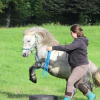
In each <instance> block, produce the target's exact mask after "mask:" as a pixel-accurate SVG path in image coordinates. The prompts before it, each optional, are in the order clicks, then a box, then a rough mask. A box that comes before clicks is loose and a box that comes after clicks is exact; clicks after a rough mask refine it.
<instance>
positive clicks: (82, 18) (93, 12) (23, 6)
mask: <svg viewBox="0 0 100 100" xmlns="http://www.w3.org/2000/svg"><path fill="white" fill-rule="evenodd" d="M99 16H100V0H0V24H1V25H3V24H4V25H5V24H6V23H7V20H8V19H9V20H10V25H11V26H16V25H25V24H29V23H32V24H33V23H34V24H42V23H52V22H54V23H57V22H60V23H61V24H69V25H70V24H74V23H79V24H83V25H86V24H88V23H91V24H97V23H100V17H99Z"/></svg>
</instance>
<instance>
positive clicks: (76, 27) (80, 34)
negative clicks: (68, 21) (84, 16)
mask: <svg viewBox="0 0 100 100" xmlns="http://www.w3.org/2000/svg"><path fill="white" fill-rule="evenodd" d="M70 30H71V31H72V32H74V33H76V34H77V37H83V36H84V33H83V29H82V28H81V27H80V26H79V25H78V24H74V25H72V27H71V28H70Z"/></svg>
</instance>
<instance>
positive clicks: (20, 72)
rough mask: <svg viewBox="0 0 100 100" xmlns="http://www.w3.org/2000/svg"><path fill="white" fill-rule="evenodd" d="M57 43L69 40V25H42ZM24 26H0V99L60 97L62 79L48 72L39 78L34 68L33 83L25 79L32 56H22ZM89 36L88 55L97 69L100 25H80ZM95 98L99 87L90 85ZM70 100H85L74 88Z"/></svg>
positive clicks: (99, 51)
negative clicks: (74, 92)
mask: <svg viewBox="0 0 100 100" xmlns="http://www.w3.org/2000/svg"><path fill="white" fill-rule="evenodd" d="M42 27H43V28H45V29H47V30H48V31H50V32H51V33H52V34H53V36H54V37H55V38H56V39H57V40H58V41H59V42H60V43H61V44H65V43H67V44H69V43H71V42H72V41H73V38H72V37H71V36H70V26H58V25H42ZM27 28H28V27H20V28H1V29H0V100H29V96H30V95H34V94H46V95H57V96H58V97H59V100H63V97H64V93H65V87H66V81H65V80H63V79H59V78H56V77H53V76H51V75H49V74H48V76H47V78H43V76H42V70H41V69H40V70H37V71H36V76H37V84H34V83H32V82H31V81H29V71H28V70H29V67H30V66H31V65H33V64H34V62H35V60H34V56H33V54H31V55H30V56H29V58H24V57H22V47H23V42H22V38H23V31H24V30H25V29H27ZM82 28H83V30H84V33H85V36H87V37H88V38H89V46H88V58H89V59H90V60H92V61H93V62H94V63H95V64H96V65H97V66H98V67H99V68H100V33H99V32H100V26H82ZM93 93H95V94H96V96H97V98H96V100H100V96H99V93H100V89H99V88H96V89H95V88H94V91H93ZM73 100H87V98H86V97H85V96H83V94H82V93H81V92H80V91H78V92H77V94H76V95H75V97H74V98H73Z"/></svg>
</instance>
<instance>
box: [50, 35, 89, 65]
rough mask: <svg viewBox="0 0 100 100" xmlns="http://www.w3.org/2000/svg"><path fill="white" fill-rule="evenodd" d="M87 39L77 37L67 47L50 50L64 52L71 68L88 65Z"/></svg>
mask: <svg viewBox="0 0 100 100" xmlns="http://www.w3.org/2000/svg"><path fill="white" fill-rule="evenodd" d="M87 46H88V38H86V37H78V38H76V39H74V41H73V42H72V43H71V44H69V45H59V46H52V50H59V51H66V52H67V53H68V54H69V56H68V61H69V64H70V66H71V67H76V66H80V65H86V64H89V62H88V58H87Z"/></svg>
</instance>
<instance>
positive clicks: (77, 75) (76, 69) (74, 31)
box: [46, 24, 96, 100]
mask: <svg viewBox="0 0 100 100" xmlns="http://www.w3.org/2000/svg"><path fill="white" fill-rule="evenodd" d="M70 31H71V36H72V37H73V38H74V41H73V42H72V43H71V44H69V45H59V46H49V47H47V48H46V49H47V50H48V51H50V50H59V51H65V52H67V53H68V54H69V56H68V61H69V64H70V66H71V69H72V73H71V75H70V77H69V79H68V82H67V86H66V91H65V97H64V100H71V96H72V91H73V86H75V87H76V88H78V89H79V90H80V91H81V92H82V93H83V94H84V95H85V96H86V97H88V99H89V100H94V99H95V97H96V96H95V94H93V93H92V92H91V91H90V90H89V89H88V88H87V87H86V86H85V85H84V84H83V81H82V77H83V76H84V75H85V74H86V72H87V70H88V67H89V62H88V57H87V46H88V38H86V37H85V36H84V33H83V29H82V28H81V27H80V26H79V25H78V24H74V25H72V27H71V28H70Z"/></svg>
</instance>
